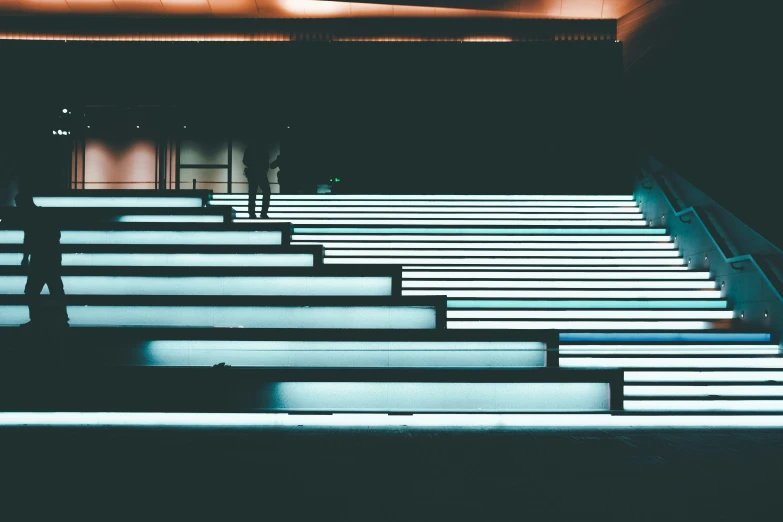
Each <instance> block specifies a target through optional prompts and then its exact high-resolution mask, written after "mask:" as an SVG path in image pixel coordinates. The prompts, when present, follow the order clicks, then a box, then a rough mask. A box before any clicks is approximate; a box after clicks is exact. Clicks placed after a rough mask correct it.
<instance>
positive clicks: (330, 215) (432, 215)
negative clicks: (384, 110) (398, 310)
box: [233, 207, 644, 226]
mask: <svg viewBox="0 0 783 522" xmlns="http://www.w3.org/2000/svg"><path fill="white" fill-rule="evenodd" d="M233 208H234V209H235V210H236V211H237V212H236V217H237V218H248V217H250V215H249V214H248V209H247V207H233ZM269 217H270V218H271V219H286V220H287V219H290V220H295V221H300V220H313V219H335V218H339V219H424V220H430V219H460V220H464V221H463V223H464V222H466V221H467V222H468V223H470V222H472V221H473V220H476V219H504V220H523V219H528V220H545V219H564V220H572V221H577V220H578V221H582V220H584V221H591V220H606V221H611V220H615V221H616V223H614V224H615V225H616V226H620V225H621V224H625V223H626V222H629V221H631V222H632V221H642V222H644V217H643V216H642V215H641V214H639V215H636V214H630V215H629V214H612V213H607V214H597V213H590V214H587V213H585V214H574V213H567V212H563V213H548V214H540V213H521V212H518V213H513V214H509V213H471V214H467V213H455V212H372V211H365V212H344V211H343V212H290V211H283V210H275V209H273V208H270V209H269Z"/></svg>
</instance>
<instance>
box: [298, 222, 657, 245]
mask: <svg viewBox="0 0 783 522" xmlns="http://www.w3.org/2000/svg"><path fill="white" fill-rule="evenodd" d="M294 233H295V234H308V235H321V234H338V235H349V234H350V235H357V234H358V235H365V237H370V236H368V234H371V235H386V234H393V235H400V234H402V235H430V236H433V235H443V236H451V237H454V238H455V239H457V238H458V237H459V238H460V239H461V237H460V236H466V235H467V236H475V235H480V236H495V235H498V236H520V235H521V236H544V237H553V238H557V237H559V236H561V235H562V236H585V237H591V238H592V237H603V238H605V237H606V236H611V238H612V239H611V240H612V241H622V240H623V236H627V237H633V238H639V237H645V238H646V237H650V238H653V239H654V240H656V241H661V240H666V241H668V240H669V237H668V235H667V232H666V229H665V228H652V227H649V228H648V227H645V228H635V227H626V228H610V227H603V228H596V227H582V228H560V227H548V228H532V227H531V228H513V227H504V226H497V225H495V226H492V227H490V226H486V227H473V226H449V227H446V226H440V227H432V226H425V225H418V226H407V227H385V226H363V227H357V226H350V227H348V226H343V227H335V226H332V225H331V224H326V225H324V226H321V227H314V226H303V225H301V224H300V223H295V224H294ZM300 239H301V237H300ZM314 240H315V241H317V240H318V238H315V239H314ZM604 240H605V239H604ZM634 240H637V239H634Z"/></svg>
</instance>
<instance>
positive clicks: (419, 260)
mask: <svg viewBox="0 0 783 522" xmlns="http://www.w3.org/2000/svg"><path fill="white" fill-rule="evenodd" d="M479 260H480V261H479ZM324 263H331V264H335V265H337V264H343V265H362V264H364V265H370V264H375V265H378V264H380V265H446V264H452V265H472V264H483V265H512V266H513V265H535V266H542V265H555V266H556V265H560V266H576V267H579V268H580V269H583V268H584V267H585V266H589V265H595V266H620V265H632V266H635V267H637V268H636V269H637V270H638V267H639V266H654V267H655V268H656V269H657V268H658V267H659V266H667V265H668V266H674V265H677V266H681V265H682V263H683V261H682V259H679V258H660V259H640V258H630V259H628V258H620V257H617V258H612V259H605V258H582V259H572V258H568V257H562V258H559V259H558V258H555V259H553V258H527V257H508V258H498V257H484V258H480V257H472V258H471V257H454V258H449V257H445V258H444V257H396V256H391V257H334V256H331V257H326V258H325V259H324Z"/></svg>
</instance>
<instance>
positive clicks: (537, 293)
mask: <svg viewBox="0 0 783 522" xmlns="http://www.w3.org/2000/svg"><path fill="white" fill-rule="evenodd" d="M402 293H403V295H445V296H448V297H453V298H457V297H469V298H474V297H480V298H488V297H501V298H502V297H507V298H522V299H536V298H539V299H546V298H563V299H689V298H690V299H718V298H720V291H719V290H679V291H678V290H451V289H445V290H403V291H402Z"/></svg>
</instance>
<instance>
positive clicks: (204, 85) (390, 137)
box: [2, 42, 630, 193]
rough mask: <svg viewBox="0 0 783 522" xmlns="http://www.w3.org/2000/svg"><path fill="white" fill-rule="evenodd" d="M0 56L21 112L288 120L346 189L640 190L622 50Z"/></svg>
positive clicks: (261, 124) (14, 46) (602, 45)
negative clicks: (632, 176) (623, 160)
mask: <svg viewBox="0 0 783 522" xmlns="http://www.w3.org/2000/svg"><path fill="white" fill-rule="evenodd" d="M2 49H4V50H5V53H3V55H4V57H5V59H4V60H5V65H4V66H5V67H6V70H8V71H10V72H11V76H10V77H12V78H14V80H13V81H12V82H11V84H10V85H9V86H8V89H9V94H10V95H9V96H7V97H5V98H4V103H6V105H9V104H10V103H12V104H13V107H10V106H9V107H6V108H12V109H13V111H14V113H15V114H16V118H17V119H22V120H23V119H24V118H25V114H27V112H28V111H30V110H32V109H33V108H34V107H39V109H36V110H41V111H43V109H40V107H41V106H42V105H45V106H46V107H47V109H46V110H48V111H49V112H48V113H47V114H49V116H51V114H53V113H56V111H57V110H58V107H59V106H60V105H73V106H84V105H90V104H109V105H117V104H119V105H129V106H132V105H138V104H146V105H162V106H171V105H175V106H176V107H177V109H176V111H175V114H176V116H175V117H174V118H173V120H172V121H169V122H168V123H167V125H171V127H172V128H178V126H179V125H180V124H183V123H185V122H187V123H188V124H189V125H190V126H191V127H195V126H201V127H202V128H205V129H207V130H209V131H210V132H213V133H220V132H225V133H229V134H234V135H235V134H236V131H237V129H242V131H243V132H245V131H258V130H266V131H267V132H269V133H273V134H274V133H277V132H279V129H280V128H282V127H283V126H287V125H292V126H293V127H295V128H296V129H298V130H299V131H300V136H305V137H306V138H307V139H306V140H305V141H306V150H307V161H308V164H309V165H310V166H311V168H312V169H314V170H317V171H318V172H319V176H320V177H321V178H328V177H331V176H335V175H336V176H340V177H341V179H342V180H343V187H344V190H354V191H380V192H456V193H460V192H462V193H465V192H526V193H533V192H550V193H557V192H566V193H571V192H573V193H579V192H619V193H628V192H629V191H630V186H624V185H623V184H622V183H620V182H619V181H618V175H619V170H618V168H617V164H616V161H615V157H616V147H617V132H618V131H619V129H618V125H617V121H618V116H617V112H616V107H617V100H618V95H619V89H620V87H621V77H622V76H621V74H622V68H621V56H622V55H621V46H620V45H619V44H616V43H614V42H555V43H525V44H509V43H503V44H486V43H484V44H425V43H414V44H402V43H391V44H369V43H327V44H315V43H309V44H291V43H288V44H274V43H263V44H253V43H239V44H228V43H223V44H206V43H200V44H199V43H173V44H164V43H154V44H145V43H133V44H120V43H115V44H110V43H109V44H98V43H92V44H82V43H60V42H15V43H14V42H6V43H3V44H2ZM145 110H146V109H145ZM43 112H45V111H43ZM44 120H45V117H43V116H40V117H38V120H36V121H38V122H39V123H38V124H37V125H39V126H40V127H41V128H43V129H45V131H44V133H49V134H50V133H51V129H50V127H49V126H48V124H46V125H44V123H42V122H44ZM158 124H159V123H156V125H158ZM160 124H161V125H162V123H160ZM37 128H38V127H35V129H33V130H36V129H37ZM33 130H31V131H30V132H33ZM25 139H27V138H25Z"/></svg>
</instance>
